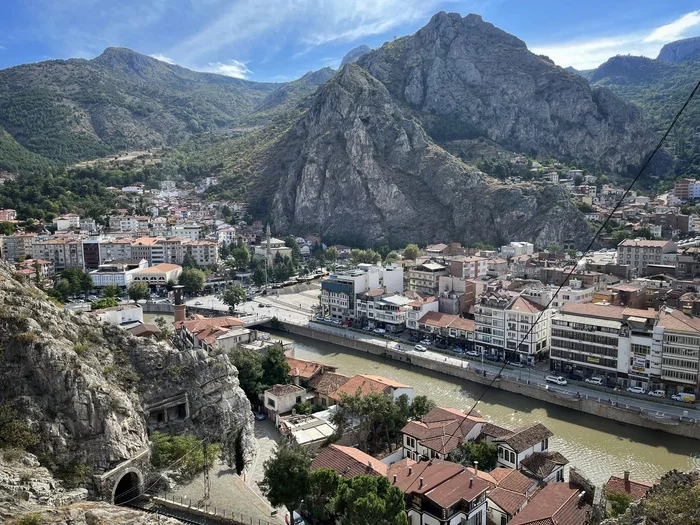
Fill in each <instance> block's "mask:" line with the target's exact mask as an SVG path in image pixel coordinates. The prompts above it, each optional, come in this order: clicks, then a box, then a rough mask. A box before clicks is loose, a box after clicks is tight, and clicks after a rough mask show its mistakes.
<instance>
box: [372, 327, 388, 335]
mask: <svg viewBox="0 0 700 525" xmlns="http://www.w3.org/2000/svg"><path fill="white" fill-rule="evenodd" d="M372 331H373V332H374V333H375V334H379V335H382V334H385V333H386V330H384V328H375V329H374V330H372Z"/></svg>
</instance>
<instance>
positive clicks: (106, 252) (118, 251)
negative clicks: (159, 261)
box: [99, 237, 148, 261]
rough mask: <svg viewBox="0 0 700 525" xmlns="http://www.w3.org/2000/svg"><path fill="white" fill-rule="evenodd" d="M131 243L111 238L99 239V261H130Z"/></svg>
mask: <svg viewBox="0 0 700 525" xmlns="http://www.w3.org/2000/svg"><path fill="white" fill-rule="evenodd" d="M131 243H132V240H131V239H116V238H113V237H108V238H104V239H100V240H99V245H100V248H99V249H100V261H113V260H119V261H121V260H125V259H131ZM146 260H148V259H146Z"/></svg>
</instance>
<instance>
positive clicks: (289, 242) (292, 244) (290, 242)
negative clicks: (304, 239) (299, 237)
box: [284, 235, 301, 268]
mask: <svg viewBox="0 0 700 525" xmlns="http://www.w3.org/2000/svg"><path fill="white" fill-rule="evenodd" d="M284 245H285V246H286V247H287V248H291V249H292V257H291V260H292V266H293V267H294V268H298V267H299V262H300V261H301V249H300V248H299V245H298V244H297V241H296V239H295V238H294V237H292V236H291V235H290V236H287V237H285V238H284Z"/></svg>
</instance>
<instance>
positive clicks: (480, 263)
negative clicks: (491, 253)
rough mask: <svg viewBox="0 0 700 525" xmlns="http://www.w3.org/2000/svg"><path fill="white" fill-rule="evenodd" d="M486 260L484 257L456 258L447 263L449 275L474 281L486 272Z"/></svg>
mask: <svg viewBox="0 0 700 525" xmlns="http://www.w3.org/2000/svg"><path fill="white" fill-rule="evenodd" d="M488 261H489V260H488V259H487V258H486V257H457V258H454V259H450V260H448V261H447V263H446V264H447V266H448V267H449V270H450V275H452V276H453V277H460V278H462V279H476V278H477V277H482V276H484V275H486V273H487V272H488Z"/></svg>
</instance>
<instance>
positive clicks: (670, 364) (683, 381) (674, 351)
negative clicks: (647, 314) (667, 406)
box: [655, 308, 700, 396]
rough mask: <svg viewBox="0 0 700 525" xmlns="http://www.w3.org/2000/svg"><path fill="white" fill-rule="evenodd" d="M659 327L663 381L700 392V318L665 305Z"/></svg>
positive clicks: (660, 314) (687, 390)
mask: <svg viewBox="0 0 700 525" xmlns="http://www.w3.org/2000/svg"><path fill="white" fill-rule="evenodd" d="M657 327H659V329H658V330H657V331H656V332H655V336H656V337H659V338H661V339H662V341H663V343H662V345H663V346H662V351H663V353H662V361H661V382H662V384H664V386H667V388H669V389H670V390H671V391H672V392H673V391H679V392H690V393H694V394H695V395H696V396H700V356H699V353H700V318H698V317H693V316H690V315H686V314H685V313H683V312H682V311H680V310H675V309H671V308H664V309H662V310H661V312H659V321H658V324H657Z"/></svg>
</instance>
